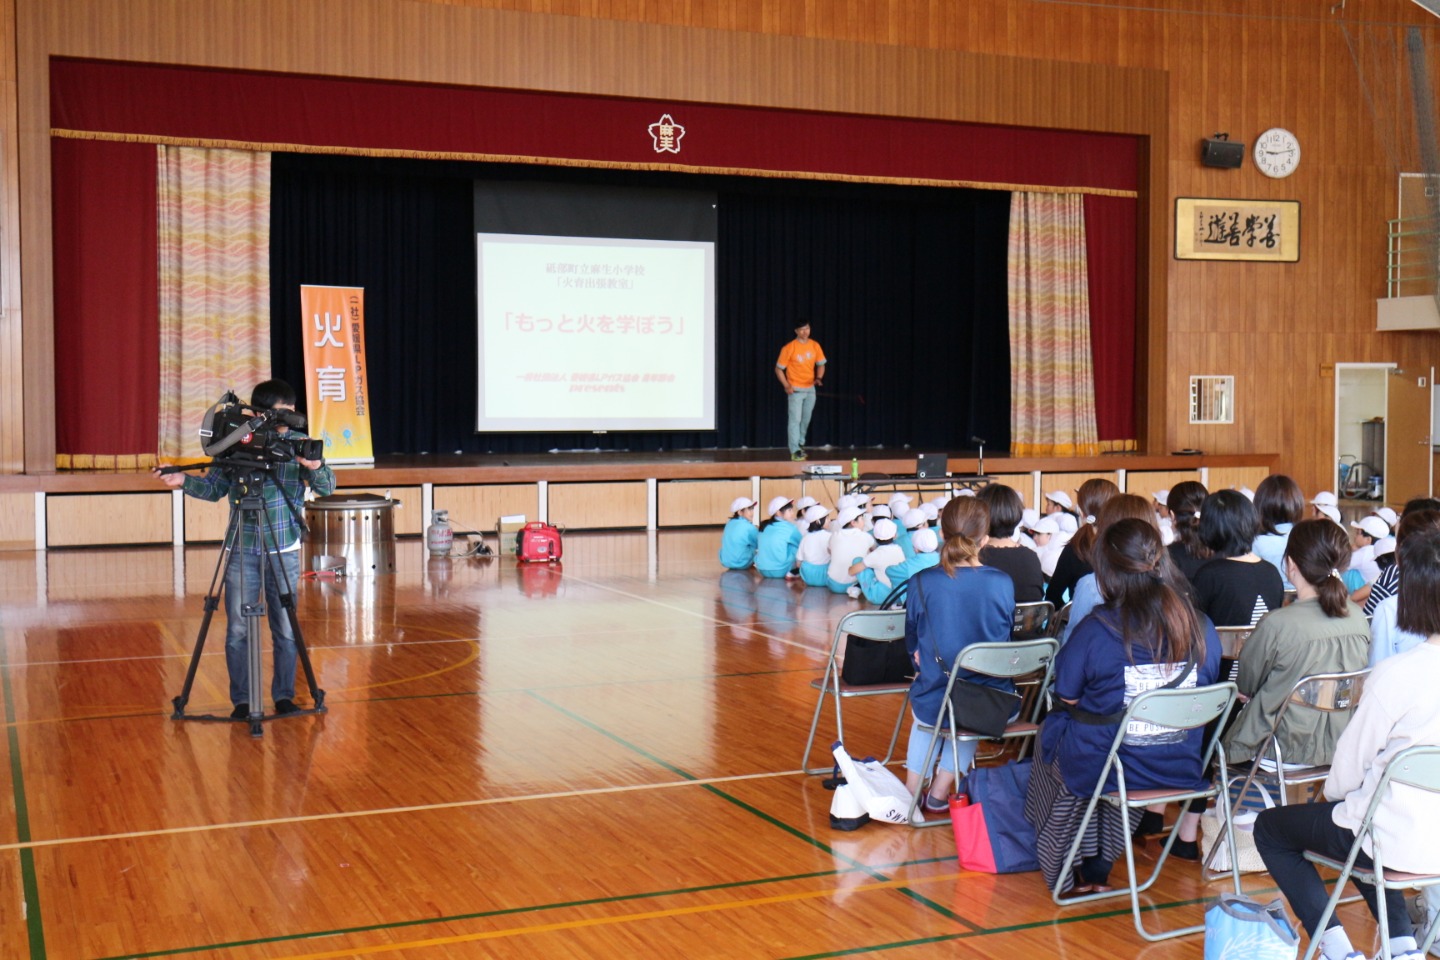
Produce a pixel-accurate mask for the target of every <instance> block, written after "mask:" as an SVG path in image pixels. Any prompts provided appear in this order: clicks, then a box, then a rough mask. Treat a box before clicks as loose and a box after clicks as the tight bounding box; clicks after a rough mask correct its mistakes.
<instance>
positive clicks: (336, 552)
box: [305, 493, 400, 577]
mask: <svg viewBox="0 0 1440 960" xmlns="http://www.w3.org/2000/svg"><path fill="white" fill-rule="evenodd" d="M399 505H400V501H399V500H389V499H386V498H385V497H381V496H378V495H376V494H373V493H336V494H331V495H330V496H328V497H319V498H317V499H315V500H311V501H310V502H309V503H307V504H306V505H305V521H306V523H308V524H309V525H310V535H309V536H308V537H306V538H305V569H306V570H313V569H315V558H317V557H325V556H331V557H344V558H345V574H346V575H347V576H351V577H373V576H377V575H379V574H382V573H394V572H395V518H394V517H393V516H391V513H390V511H392V510H394V509H395V508H396V507H398V506H399Z"/></svg>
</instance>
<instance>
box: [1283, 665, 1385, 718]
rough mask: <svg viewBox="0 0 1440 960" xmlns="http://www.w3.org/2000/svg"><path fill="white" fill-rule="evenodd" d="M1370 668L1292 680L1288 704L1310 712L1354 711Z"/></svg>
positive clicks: (1319, 674)
mask: <svg viewBox="0 0 1440 960" xmlns="http://www.w3.org/2000/svg"><path fill="white" fill-rule="evenodd" d="M1369 675H1370V669H1369V668H1368V667H1367V668H1366V669H1364V670H1352V671H1350V672H1349V673H1317V674H1313V675H1311V676H1308V677H1301V678H1300V679H1299V680H1297V681H1295V686H1294V688H1293V689H1292V690H1291V691H1290V701H1289V702H1290V704H1293V705H1295V706H1297V707H1309V708H1310V709H1312V710H1325V711H1327V712H1336V711H1341V710H1354V709H1355V708H1356V707H1357V706H1359V705H1360V695H1361V694H1362V693H1364V692H1365V678H1366V677H1368V676H1369Z"/></svg>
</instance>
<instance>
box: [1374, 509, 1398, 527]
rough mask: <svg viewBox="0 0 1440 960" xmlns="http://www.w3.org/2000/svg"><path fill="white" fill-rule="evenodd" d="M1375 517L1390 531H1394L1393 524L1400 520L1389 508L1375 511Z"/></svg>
mask: <svg viewBox="0 0 1440 960" xmlns="http://www.w3.org/2000/svg"><path fill="white" fill-rule="evenodd" d="M1375 516H1377V517H1379V518H1380V519H1381V520H1384V521H1385V526H1387V527H1389V528H1390V529H1392V530H1393V529H1395V523H1396V522H1397V521H1398V520H1399V519H1400V516H1399V515H1398V514H1397V513H1396V512H1395V511H1394V510H1391V509H1390V508H1389V507H1381V508H1380V509H1379V510H1376V511H1375Z"/></svg>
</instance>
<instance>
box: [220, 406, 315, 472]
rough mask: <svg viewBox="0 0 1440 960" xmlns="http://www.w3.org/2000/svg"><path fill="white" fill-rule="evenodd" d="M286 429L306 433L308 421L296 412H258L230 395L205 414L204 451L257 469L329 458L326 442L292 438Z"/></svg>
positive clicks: (273, 410)
mask: <svg viewBox="0 0 1440 960" xmlns="http://www.w3.org/2000/svg"><path fill="white" fill-rule="evenodd" d="M282 426H284V427H289V428H291V429H295V430H303V429H305V417H304V416H303V415H301V414H298V413H296V412H294V411H293V410H275V409H271V410H260V411H256V410H253V409H251V408H250V407H249V406H246V405H245V404H243V403H241V402H240V398H239V397H237V396H235V394H234V392H233V391H226V393H225V394H224V395H223V396H221V398H220V399H219V400H217V401H215V403H214V404H213V405H212V406H211V407H210V409H209V410H208V411H206V413H205V420H204V422H203V423H202V424H201V425H200V448H201V449H202V450H204V451H205V455H206V456H207V457H212V458H215V459H218V460H229V461H232V462H233V461H240V462H242V463H253V464H257V465H262V464H272V463H288V462H289V461H291V460H294V459H295V458H296V457H299V458H300V459H301V460H323V459H324V458H325V444H324V443H323V442H322V441H320V440H310V439H303V440H302V439H298V438H291V437H289V436H287V435H286V434H285V433H282V432H281V431H280V427H282Z"/></svg>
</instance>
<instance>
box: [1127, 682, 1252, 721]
mask: <svg viewBox="0 0 1440 960" xmlns="http://www.w3.org/2000/svg"><path fill="white" fill-rule="evenodd" d="M1235 689H1236V688H1235V684H1233V683H1229V682H1226V683H1215V684H1211V685H1210V686H1208V687H1173V688H1171V689H1169V690H1164V689H1157V690H1147V691H1145V692H1144V693H1142V694H1140V695H1139V696H1138V697H1136V698H1135V699H1134V700H1131V701H1130V706H1129V707H1127V708H1126V710H1125V719H1124V720H1122V721H1121V723H1120V728H1121V733H1122V734H1123V733H1124V729H1125V727H1126V726H1127V725H1128V724H1129V723H1131V722H1137V721H1138V722H1140V723H1148V724H1151V725H1153V726H1157V727H1165V728H1166V729H1168V730H1193V729H1195V728H1196V727H1203V726H1205V724H1207V723H1209V722H1210V721H1211V720H1214V719H1216V718H1218V717H1221V716H1224V714H1225V711H1227V710H1229V709H1230V704H1231V702H1232V701H1233V700H1234V699H1235Z"/></svg>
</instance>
